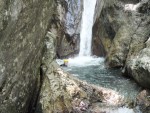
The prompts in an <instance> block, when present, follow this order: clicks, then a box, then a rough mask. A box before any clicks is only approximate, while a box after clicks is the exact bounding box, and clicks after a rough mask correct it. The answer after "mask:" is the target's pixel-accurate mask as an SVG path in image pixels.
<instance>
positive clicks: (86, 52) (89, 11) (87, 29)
mask: <svg viewBox="0 0 150 113" xmlns="http://www.w3.org/2000/svg"><path fill="white" fill-rule="evenodd" d="M95 5H96V0H84V9H83V14H82V25H81V32H80V52H79V56H90V55H91V43H92V27H93V18H94V11H95Z"/></svg>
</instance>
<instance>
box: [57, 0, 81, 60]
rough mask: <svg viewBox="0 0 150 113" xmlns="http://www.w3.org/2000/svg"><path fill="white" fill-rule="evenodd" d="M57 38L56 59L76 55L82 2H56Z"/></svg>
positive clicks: (75, 0) (74, 0)
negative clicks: (57, 3)
mask: <svg viewBox="0 0 150 113" xmlns="http://www.w3.org/2000/svg"><path fill="white" fill-rule="evenodd" d="M57 1H58V2H59V5H58V13H59V15H58V17H57V25H59V27H58V31H59V32H58V34H59V35H58V37H57V45H58V46H57V48H56V53H57V57H58V58H64V57H68V56H71V55H74V54H77V53H78V51H79V46H78V45H79V39H80V37H79V36H80V25H81V18H82V7H83V3H82V2H83V1H82V0H64V1H62V0H57Z"/></svg>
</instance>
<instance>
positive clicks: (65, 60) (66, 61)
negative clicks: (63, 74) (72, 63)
mask: <svg viewBox="0 0 150 113" xmlns="http://www.w3.org/2000/svg"><path fill="white" fill-rule="evenodd" d="M68 62H69V61H68V59H64V63H63V64H61V65H60V66H65V67H67V66H68Z"/></svg>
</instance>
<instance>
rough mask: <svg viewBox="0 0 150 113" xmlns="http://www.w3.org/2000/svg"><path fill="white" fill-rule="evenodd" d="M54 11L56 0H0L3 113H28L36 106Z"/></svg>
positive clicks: (0, 112) (0, 100) (0, 106)
mask: <svg viewBox="0 0 150 113" xmlns="http://www.w3.org/2000/svg"><path fill="white" fill-rule="evenodd" d="M54 8H55V3H54V0H19V1H18V0H0V113H27V112H28V111H30V110H31V108H32V107H33V106H34V104H35V101H36V99H37V95H38V93H39V90H40V83H41V75H42V72H41V71H40V66H41V62H42V60H41V59H42V56H43V50H44V49H43V48H44V37H45V34H46V31H47V26H48V24H50V23H49V20H50V19H51V17H52V15H53V13H55V9H54ZM32 113H33V112H32Z"/></svg>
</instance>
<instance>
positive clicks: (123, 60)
mask: <svg viewBox="0 0 150 113" xmlns="http://www.w3.org/2000/svg"><path fill="white" fill-rule="evenodd" d="M103 2H104V4H103V6H102V10H100V11H99V13H100V14H97V15H99V16H97V18H96V19H95V25H94V27H93V32H94V40H93V44H95V46H97V48H98V47H99V48H101V51H99V52H100V53H99V54H101V55H102V54H103V53H105V55H106V63H107V65H109V66H110V67H125V68H124V73H125V74H126V75H127V74H128V75H130V76H131V77H133V78H134V79H135V80H136V81H137V82H138V83H140V84H141V85H142V86H144V87H148V88H150V79H149V78H150V76H149V75H150V62H149V60H150V55H149V36H150V31H149V29H150V24H149V22H150V21H149V20H150V14H149V11H150V9H149V8H150V1H149V0H141V1H139V0H127V1H125V0H111V1H110V0H106V1H103ZM97 13H98V12H97ZM97 42H99V43H97ZM93 51H97V50H96V47H94V48H93Z"/></svg>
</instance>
